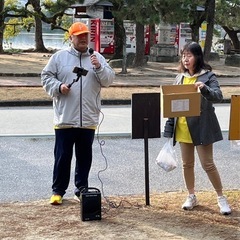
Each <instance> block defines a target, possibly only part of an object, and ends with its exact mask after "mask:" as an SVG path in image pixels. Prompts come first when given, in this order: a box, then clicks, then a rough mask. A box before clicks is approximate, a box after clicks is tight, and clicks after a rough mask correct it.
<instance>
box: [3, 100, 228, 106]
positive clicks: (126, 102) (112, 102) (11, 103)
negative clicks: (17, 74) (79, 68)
mask: <svg viewBox="0 0 240 240" xmlns="http://www.w3.org/2000/svg"><path fill="white" fill-rule="evenodd" d="M101 103H102V105H116V106H118V105H131V100H130V99H109V100H107V99H105V100H104V99H103V100H102V101H101ZM221 103H231V99H223V101H222V102H221ZM43 106H52V101H4V102H0V107H43Z"/></svg>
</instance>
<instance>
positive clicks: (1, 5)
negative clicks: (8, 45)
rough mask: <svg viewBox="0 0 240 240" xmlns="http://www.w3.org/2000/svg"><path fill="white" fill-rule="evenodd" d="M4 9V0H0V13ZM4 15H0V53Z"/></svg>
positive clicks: (1, 51)
mask: <svg viewBox="0 0 240 240" xmlns="http://www.w3.org/2000/svg"><path fill="white" fill-rule="evenodd" d="M3 10H4V0H0V13H2V12H3ZM4 28H5V25H4V17H3V15H0V53H3V52H4V51H3V33H4Z"/></svg>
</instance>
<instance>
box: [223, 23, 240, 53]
mask: <svg viewBox="0 0 240 240" xmlns="http://www.w3.org/2000/svg"><path fill="white" fill-rule="evenodd" d="M222 28H223V29H224V31H225V32H226V33H227V34H228V36H229V37H230V39H231V40H232V44H233V47H234V49H235V50H237V52H238V53H240V41H239V39H238V35H237V34H238V33H239V32H240V31H239V30H238V31H235V30H233V29H230V28H228V27H227V26H222Z"/></svg>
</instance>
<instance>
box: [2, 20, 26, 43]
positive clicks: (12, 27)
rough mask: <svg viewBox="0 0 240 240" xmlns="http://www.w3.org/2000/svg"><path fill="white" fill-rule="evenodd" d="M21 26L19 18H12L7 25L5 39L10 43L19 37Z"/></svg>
mask: <svg viewBox="0 0 240 240" xmlns="http://www.w3.org/2000/svg"><path fill="white" fill-rule="evenodd" d="M21 29H22V28H21V25H19V19H18V18H11V19H9V21H8V22H7V24H6V27H5V31H4V34H3V37H4V38H5V39H6V40H7V41H8V40H9V39H11V38H13V37H15V36H17V35H18V34H19V33H20V32H21Z"/></svg>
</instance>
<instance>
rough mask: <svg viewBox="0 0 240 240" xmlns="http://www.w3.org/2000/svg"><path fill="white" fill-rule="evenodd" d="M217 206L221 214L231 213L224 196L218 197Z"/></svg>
mask: <svg viewBox="0 0 240 240" xmlns="http://www.w3.org/2000/svg"><path fill="white" fill-rule="evenodd" d="M218 206H219V208H220V213H221V214H223V215H229V214H231V212H232V211H231V208H230V206H229V204H228V201H227V198H226V197H225V196H221V197H218Z"/></svg>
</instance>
